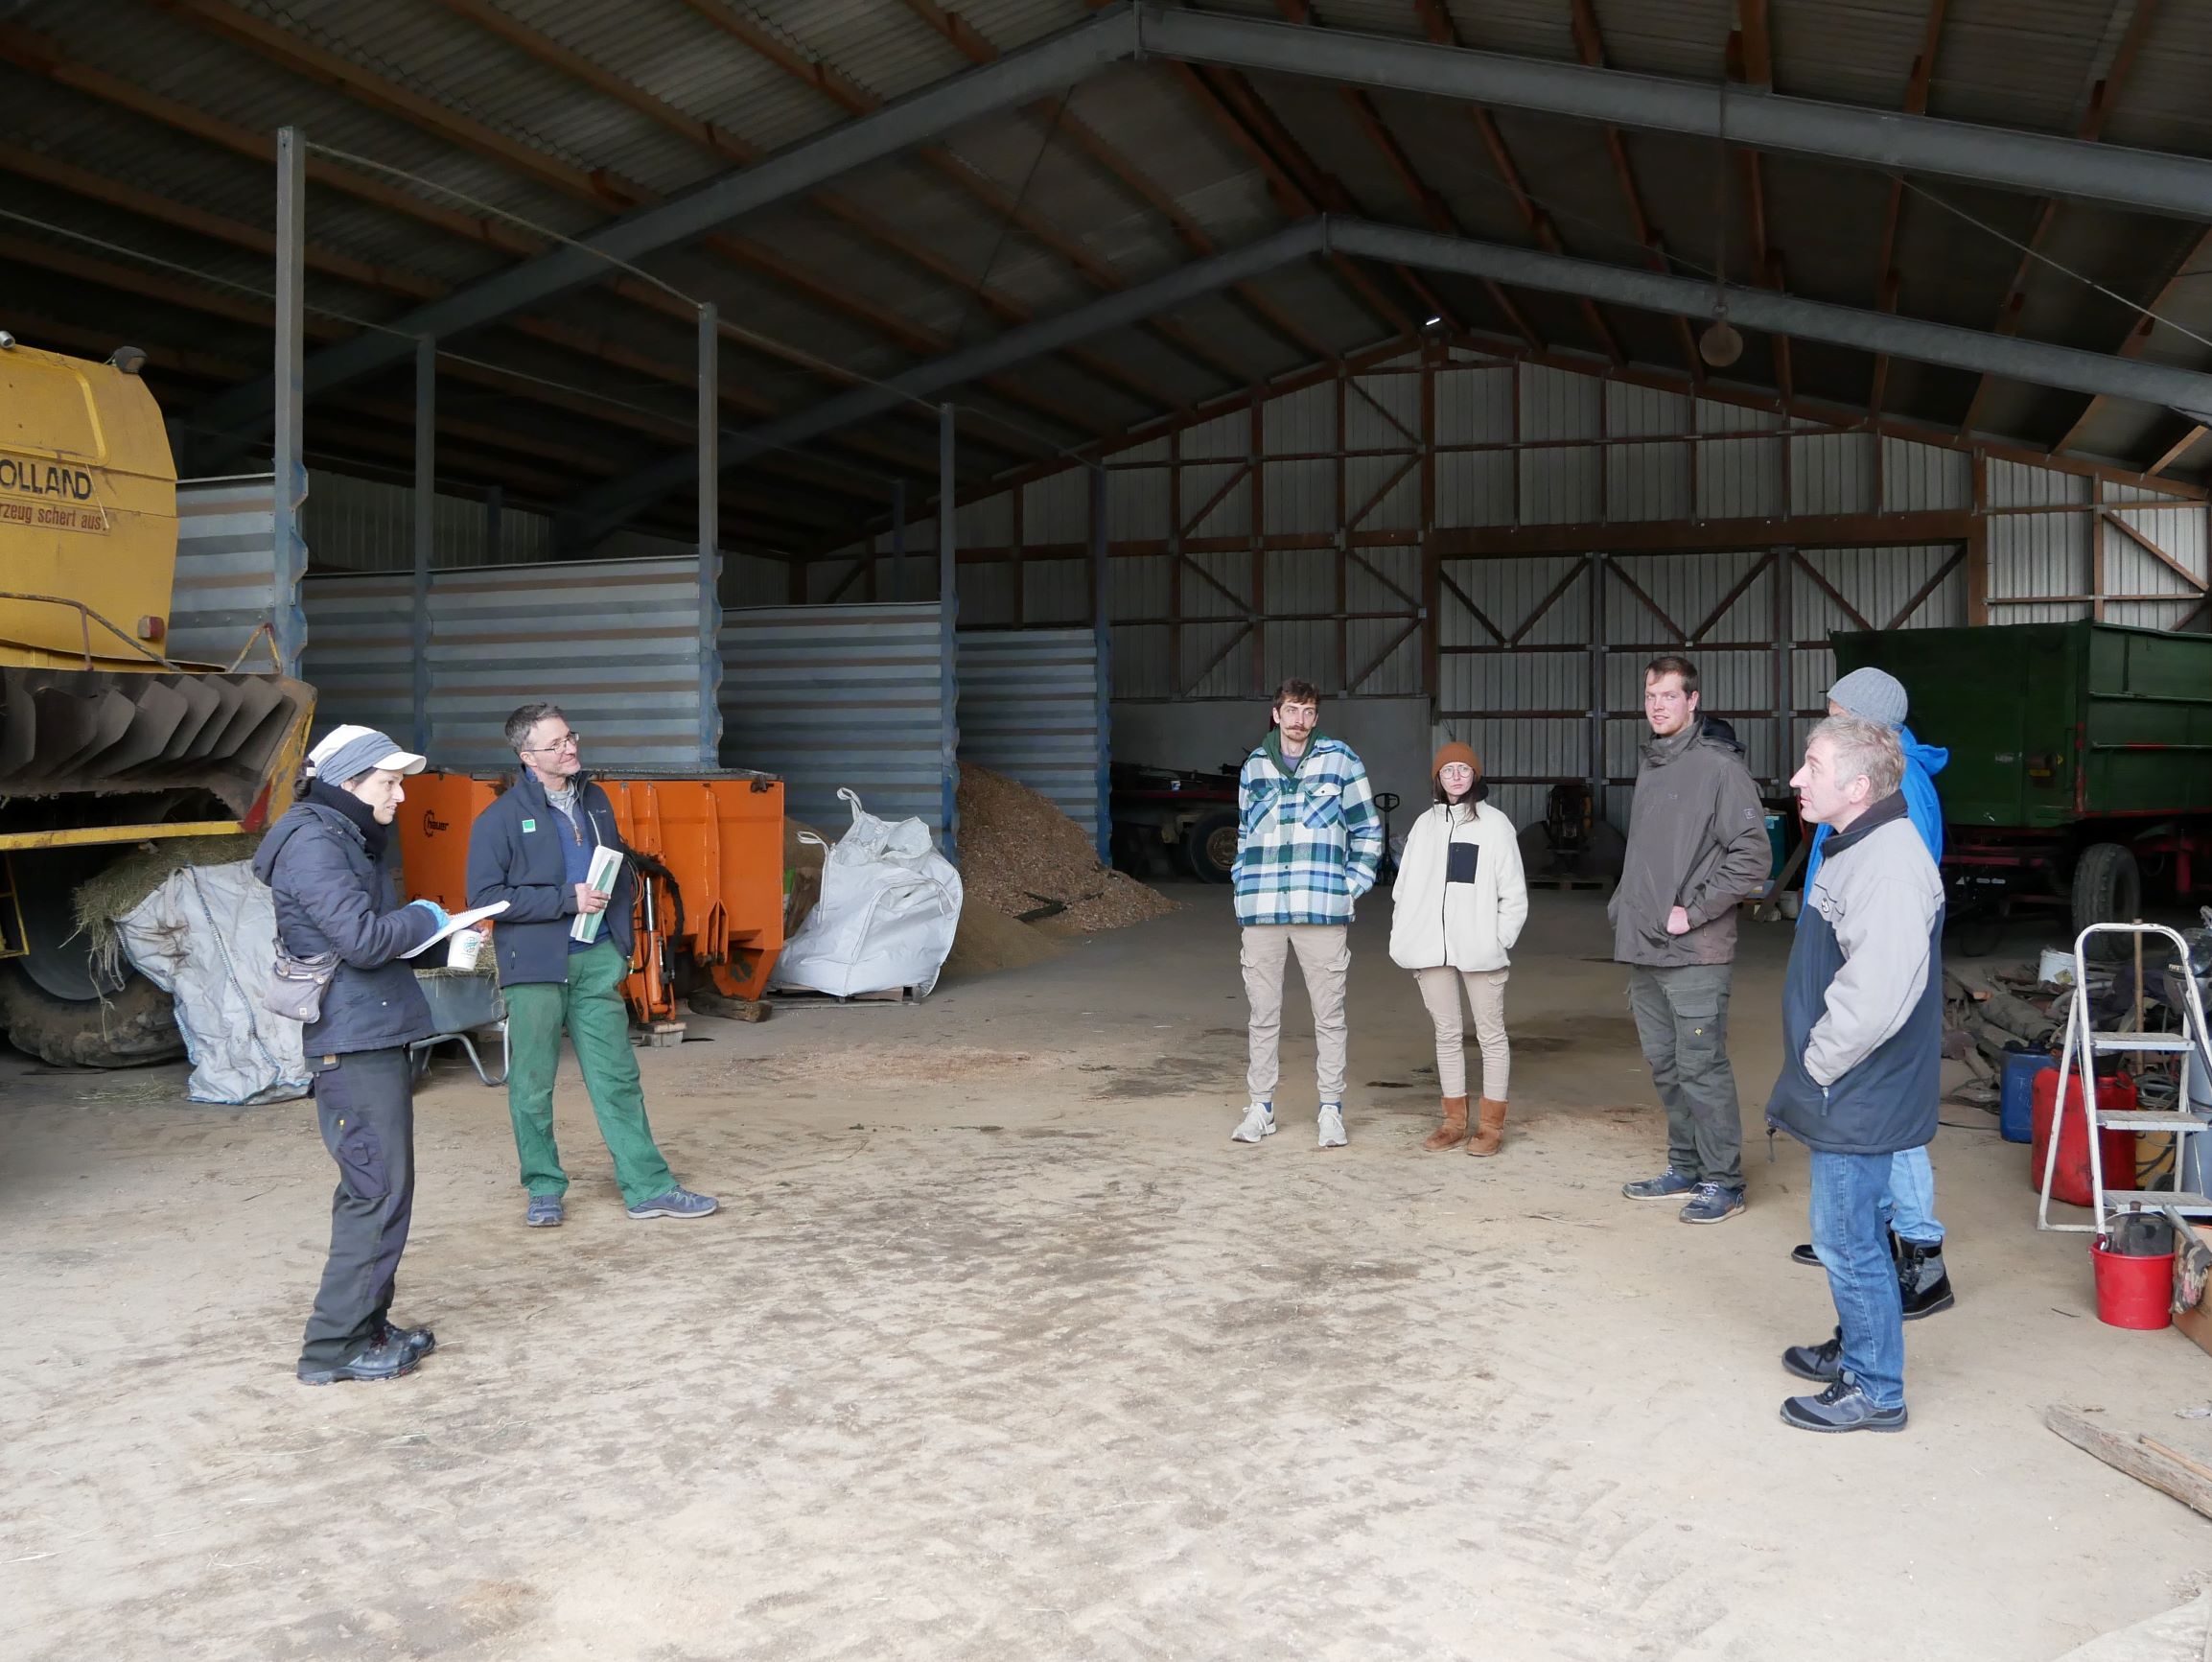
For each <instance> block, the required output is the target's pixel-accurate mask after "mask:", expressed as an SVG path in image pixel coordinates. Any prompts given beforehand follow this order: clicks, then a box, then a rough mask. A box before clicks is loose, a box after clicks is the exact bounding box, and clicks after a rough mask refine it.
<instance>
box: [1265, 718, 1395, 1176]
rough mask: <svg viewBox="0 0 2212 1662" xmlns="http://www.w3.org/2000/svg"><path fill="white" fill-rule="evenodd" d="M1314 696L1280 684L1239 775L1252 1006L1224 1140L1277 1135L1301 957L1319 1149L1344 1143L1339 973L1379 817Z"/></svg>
mask: <svg viewBox="0 0 2212 1662" xmlns="http://www.w3.org/2000/svg"><path fill="white" fill-rule="evenodd" d="M1320 716H1321V693H1320V690H1319V689H1318V688H1316V687H1315V686H1314V685H1313V684H1312V683H1311V682H1306V681H1294V680H1293V681H1286V682H1284V683H1283V685H1282V688H1281V689H1280V691H1277V692H1276V694H1275V702H1274V726H1273V728H1272V729H1271V730H1270V731H1269V734H1268V737H1267V738H1266V739H1265V740H1264V741H1262V743H1261V744H1260V746H1259V748H1257V749H1256V750H1254V751H1253V752H1252V754H1251V755H1250V756H1248V757H1246V759H1245V765H1244V769H1243V771H1242V772H1240V773H1239V774H1238V775H1237V813H1238V825H1237V863H1236V867H1235V869H1234V872H1233V874H1232V880H1233V881H1234V883H1235V884H1236V900H1237V922H1238V923H1240V924H1242V925H1244V941H1243V945H1242V948H1241V949H1240V951H1239V958H1240V960H1241V961H1242V963H1243V965H1244V971H1245V997H1246V1000H1247V1001H1248V1002H1249V1003H1250V1005H1251V1028H1250V1052H1251V1055H1250V1065H1249V1072H1248V1076H1247V1077H1248V1083H1249V1085H1250V1088H1251V1105H1250V1106H1249V1107H1248V1108H1246V1110H1245V1117H1244V1119H1243V1121H1242V1122H1241V1123H1240V1124H1239V1125H1238V1127H1237V1129H1236V1130H1235V1131H1234V1132H1233V1133H1231V1134H1230V1135H1231V1137H1232V1138H1233V1140H1235V1141H1237V1142H1258V1141H1259V1140H1260V1139H1261V1138H1262V1137H1267V1136H1272V1135H1274V1133H1275V1107H1274V1093H1275V1082H1276V1079H1277V1078H1278V1076H1279V1074H1280V1072H1281V1068H1280V1065H1279V1061H1278V1053H1279V1048H1280V1040H1281V1038H1282V1029H1283V970H1284V966H1285V964H1286V962H1287V961H1288V959H1289V957H1290V954H1291V953H1292V951H1293V950H1295V951H1296V953H1297V955H1298V971H1299V973H1300V974H1301V975H1302V976H1303V977H1304V978H1305V982H1306V998H1307V1002H1309V1003H1310V1004H1312V1005H1313V1007H1314V1043H1315V1049H1316V1053H1317V1055H1316V1072H1317V1075H1318V1078H1319V1084H1320V1091H1321V1112H1320V1121H1319V1129H1320V1146H1321V1147H1323V1148H1342V1147H1343V1146H1344V1053H1345V1044H1346V1033H1345V1027H1344V977H1345V974H1346V972H1347V971H1349V970H1350V969H1351V967H1352V948H1351V945H1350V942H1349V940H1348V938H1347V930H1346V925H1349V924H1350V923H1351V921H1352V905H1353V902H1354V901H1357V900H1359V898H1360V897H1361V896H1362V895H1363V894H1365V893H1366V892H1367V891H1368V890H1369V889H1371V888H1373V887H1374V886H1375V868H1376V866H1377V865H1378V863H1380V861H1381V859H1382V857H1383V821H1382V816H1381V815H1379V814H1378V813H1377V812H1376V811H1375V795H1374V792H1373V791H1372V790H1371V789H1369V788H1368V785H1367V770H1366V768H1364V767H1363V766H1362V765H1361V762H1360V759H1359V758H1358V757H1357V756H1355V755H1353V754H1352V747H1351V746H1350V745H1348V744H1345V743H1343V742H1342V741H1341V740H1340V739H1335V738H1329V737H1324V736H1323V735H1322V734H1320V733H1319V732H1317V731H1316V724H1317V723H1318V722H1319V720H1320Z"/></svg>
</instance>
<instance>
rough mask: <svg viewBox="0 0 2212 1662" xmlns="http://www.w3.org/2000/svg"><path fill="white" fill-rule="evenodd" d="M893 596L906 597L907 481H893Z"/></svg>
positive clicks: (897, 598) (896, 598) (894, 597)
mask: <svg viewBox="0 0 2212 1662" xmlns="http://www.w3.org/2000/svg"><path fill="white" fill-rule="evenodd" d="M891 597H892V598H893V599H894V600H903V599H905V598H906V481H905V480H902V479H895V480H892V481H891Z"/></svg>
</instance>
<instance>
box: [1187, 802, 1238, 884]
mask: <svg viewBox="0 0 2212 1662" xmlns="http://www.w3.org/2000/svg"><path fill="white" fill-rule="evenodd" d="M1183 857H1184V858H1185V859H1186V860H1188V861H1189V862H1190V868H1191V876H1192V877H1194V878H1198V879H1199V882H1201V883H1225V882H1227V881H1228V880H1229V875H1230V870H1231V868H1232V867H1234V866H1235V865H1236V863H1237V812H1236V809H1234V808H1217V809H1215V810H1214V811H1213V812H1212V813H1203V814H1200V815H1199V817H1198V818H1197V819H1196V820H1195V821H1193V822H1192V824H1191V829H1190V830H1189V831H1185V832H1184V833H1183Z"/></svg>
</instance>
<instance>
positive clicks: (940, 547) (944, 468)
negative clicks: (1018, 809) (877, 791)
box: [937, 404, 960, 864]
mask: <svg viewBox="0 0 2212 1662" xmlns="http://www.w3.org/2000/svg"><path fill="white" fill-rule="evenodd" d="M952 464H953V426H952V406H951V405H949V404H945V405H940V406H939V407H938V411H937V677H938V681H937V685H938V698H939V708H940V709H941V711H942V712H943V718H942V720H943V725H942V731H941V734H940V745H941V749H940V755H939V766H940V770H941V771H942V773H943V779H944V857H945V858H946V859H948V860H951V861H953V862H954V863H955V864H958V863H959V860H960V853H959V849H960V670H959V664H960V656H959V655H960V633H959V630H960V536H959V530H958V520H959V509H958V507H957V505H956V504H957V503H958V500H959V496H960V476H959V475H958V474H957V473H956V472H954V470H953V465H952Z"/></svg>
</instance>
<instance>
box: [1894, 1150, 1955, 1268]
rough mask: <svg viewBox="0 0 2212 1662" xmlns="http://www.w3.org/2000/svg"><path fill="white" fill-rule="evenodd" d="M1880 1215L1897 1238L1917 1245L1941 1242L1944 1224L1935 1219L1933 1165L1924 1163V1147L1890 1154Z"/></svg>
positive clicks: (1926, 1160)
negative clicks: (1888, 1178)
mask: <svg viewBox="0 0 2212 1662" xmlns="http://www.w3.org/2000/svg"><path fill="white" fill-rule="evenodd" d="M1882 1216H1883V1218H1884V1219H1885V1220H1887V1222H1888V1224H1889V1227H1890V1228H1891V1229H1895V1230H1897V1232H1898V1239H1899V1240H1900V1241H1910V1242H1912V1243H1913V1244H1914V1245H1915V1246H1920V1247H1940V1246H1942V1245H1943V1244H1944V1226H1943V1225H1942V1224H1940V1223H1938V1222H1937V1221H1936V1168H1935V1167H1934V1166H1932V1165H1930V1164H1929V1163H1928V1151H1927V1149H1926V1148H1925V1147H1921V1148H1900V1149H1899V1150H1898V1152H1897V1153H1896V1154H1894V1155H1892V1156H1890V1186H1889V1187H1888V1188H1887V1189H1885V1190H1884V1191H1883V1192H1882Z"/></svg>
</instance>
